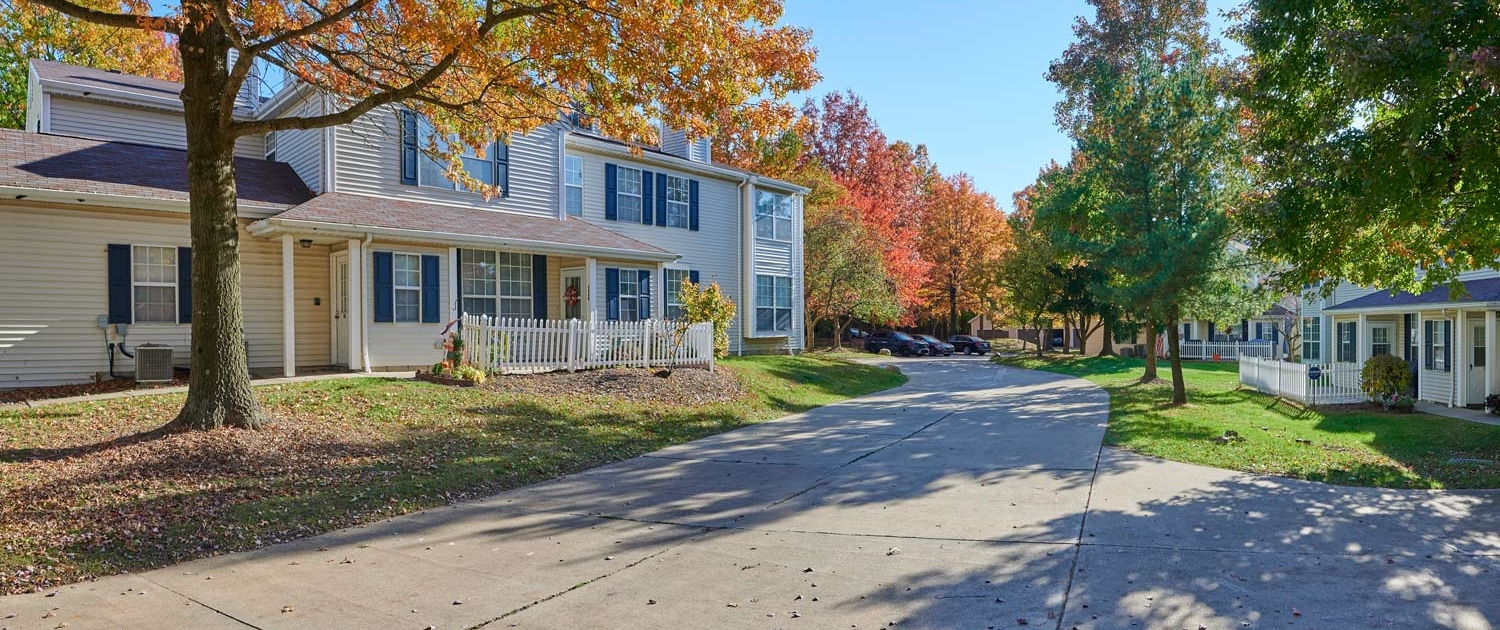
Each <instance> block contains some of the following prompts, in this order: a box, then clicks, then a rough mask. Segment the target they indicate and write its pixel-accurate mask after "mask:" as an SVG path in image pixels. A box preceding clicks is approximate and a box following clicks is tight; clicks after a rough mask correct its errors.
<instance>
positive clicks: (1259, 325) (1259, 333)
mask: <svg viewBox="0 0 1500 630" xmlns="http://www.w3.org/2000/svg"><path fill="white" fill-rule="evenodd" d="M1265 336H1266V324H1265V322H1255V338H1256V339H1262V338H1264V337H1265Z"/></svg>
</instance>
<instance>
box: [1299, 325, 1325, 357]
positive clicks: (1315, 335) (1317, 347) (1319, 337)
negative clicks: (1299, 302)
mask: <svg viewBox="0 0 1500 630" xmlns="http://www.w3.org/2000/svg"><path fill="white" fill-rule="evenodd" d="M1322 359H1323V326H1322V322H1320V321H1319V320H1318V318H1316V317H1304V318H1302V360H1303V362H1313V361H1321V360H1322Z"/></svg>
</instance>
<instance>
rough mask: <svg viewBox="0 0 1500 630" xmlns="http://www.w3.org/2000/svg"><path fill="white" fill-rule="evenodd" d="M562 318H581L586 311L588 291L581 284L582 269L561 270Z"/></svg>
mask: <svg viewBox="0 0 1500 630" xmlns="http://www.w3.org/2000/svg"><path fill="white" fill-rule="evenodd" d="M562 299H563V319H564V320H568V319H583V314H584V313H586V312H588V305H587V302H588V291H587V290H586V289H585V288H584V284H583V270H582V269H564V270H563V272H562Z"/></svg>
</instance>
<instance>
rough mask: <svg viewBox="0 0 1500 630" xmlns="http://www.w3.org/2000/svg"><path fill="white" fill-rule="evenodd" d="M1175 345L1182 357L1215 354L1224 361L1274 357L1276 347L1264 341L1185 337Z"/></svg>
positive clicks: (1192, 357) (1202, 356) (1198, 357)
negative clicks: (1211, 339) (1195, 339)
mask: <svg viewBox="0 0 1500 630" xmlns="http://www.w3.org/2000/svg"><path fill="white" fill-rule="evenodd" d="M1177 345H1178V346H1179V347H1180V348H1181V351H1182V358H1184V359H1203V360H1211V359H1213V358H1214V357H1216V356H1217V357H1218V358H1219V359H1220V360H1224V361H1232V360H1234V359H1238V358H1240V357H1260V358H1264V359H1270V358H1274V357H1275V356H1276V347H1277V346H1276V344H1272V343H1266V342H1261V343H1254V342H1247V341H1188V340H1185V339H1184V340H1180V341H1178V342H1177Z"/></svg>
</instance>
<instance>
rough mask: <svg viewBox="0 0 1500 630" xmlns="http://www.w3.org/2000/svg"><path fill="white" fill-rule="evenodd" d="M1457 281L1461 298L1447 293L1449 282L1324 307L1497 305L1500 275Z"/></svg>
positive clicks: (1349, 309)
mask: <svg viewBox="0 0 1500 630" xmlns="http://www.w3.org/2000/svg"><path fill="white" fill-rule="evenodd" d="M1459 284H1460V285H1462V287H1463V291H1462V294H1461V295H1462V297H1459V298H1456V299H1455V298H1453V297H1451V296H1450V293H1449V288H1448V285H1443V286H1439V287H1434V288H1432V289H1429V290H1427V291H1424V292H1422V293H1409V292H1406V291H1400V292H1397V293H1390V292H1389V291H1376V292H1375V293H1371V294H1369V295H1366V296H1364V297H1359V298H1355V299H1352V300H1349V301H1348V302H1343V303H1341V304H1337V305H1334V306H1330V307H1328V308H1326V309H1323V310H1325V311H1339V312H1356V311H1389V310H1398V309H1402V308H1421V307H1427V306H1435V307H1452V306H1480V305H1486V304H1500V278H1483V279H1480V280H1468V281H1465V282H1461V283H1459Z"/></svg>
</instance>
